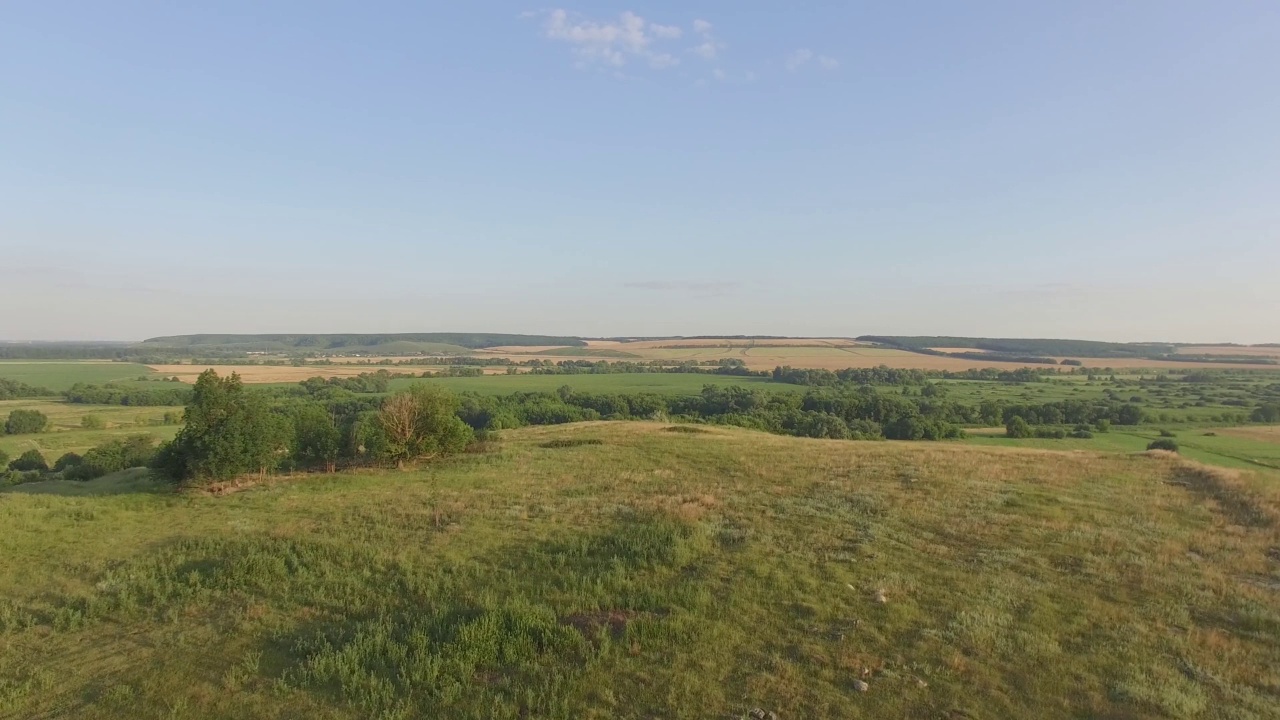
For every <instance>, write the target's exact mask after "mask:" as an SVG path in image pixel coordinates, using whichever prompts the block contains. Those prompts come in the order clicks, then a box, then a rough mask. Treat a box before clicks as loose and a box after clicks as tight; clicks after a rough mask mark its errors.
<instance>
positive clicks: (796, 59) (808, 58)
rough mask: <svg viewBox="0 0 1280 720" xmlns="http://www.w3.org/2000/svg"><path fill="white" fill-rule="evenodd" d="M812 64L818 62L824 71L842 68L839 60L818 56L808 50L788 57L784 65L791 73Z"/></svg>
mask: <svg viewBox="0 0 1280 720" xmlns="http://www.w3.org/2000/svg"><path fill="white" fill-rule="evenodd" d="M810 62H816V63H817V64H818V67H820V68H822V69H823V70H835V69H836V68H838V67H840V61H839V60H837V59H835V58H833V57H831V56H829V55H817V54H815V53H814V52H813V51H812V50H810V49H808V48H800V49H799V50H796V51H795V52H793V53H791V54H790V55H788V56H787V59H786V60H785V61H784V62H783V65H785V66H786V68H787V69H788V70H790V71H791V72H795V71H796V70H799V69H800V68H802V67H804V66H805V65H808V64H809V63H810Z"/></svg>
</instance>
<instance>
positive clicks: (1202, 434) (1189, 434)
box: [964, 425, 1280, 474]
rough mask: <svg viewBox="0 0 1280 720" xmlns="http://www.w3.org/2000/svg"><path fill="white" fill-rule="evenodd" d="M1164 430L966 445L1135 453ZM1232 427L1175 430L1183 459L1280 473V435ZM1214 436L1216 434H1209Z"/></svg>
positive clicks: (980, 439)
mask: <svg viewBox="0 0 1280 720" xmlns="http://www.w3.org/2000/svg"><path fill="white" fill-rule="evenodd" d="M1160 430H1161V428H1159V427H1157V426H1149V425H1143V426H1140V427H1139V428H1130V427H1125V428H1119V429H1117V428H1115V427H1113V428H1112V430H1111V432H1105V433H1094V436H1093V437H1092V438H1090V439H1077V438H1064V439H1061V440H1054V439H1044V438H1025V439H1012V438H1007V437H1004V436H1003V434H1002V433H1001V434H985V433H981V432H979V433H969V435H968V437H967V438H966V439H965V441H964V442H966V443H969V444H973V445H985V446H1001V447H1021V448H1039V449H1044V450H1089V451H1095V452H1117V453H1134V452H1142V451H1144V450H1146V449H1147V444H1148V443H1150V442H1151V441H1152V440H1156V439H1159V438H1160V437H1161V435H1160ZM1229 430H1230V428H1214V427H1201V428H1188V429H1181V428H1172V429H1171V431H1172V432H1173V433H1174V435H1175V436H1176V437H1174V438H1172V439H1173V441H1174V442H1176V443H1178V452H1179V454H1181V455H1182V456H1183V457H1186V458H1189V459H1191V460H1196V461H1198V462H1202V463H1205V464H1208V465H1219V466H1222V467H1229V468H1236V469H1240V470H1255V471H1259V472H1262V473H1265V474H1270V473H1280V435H1278V436H1277V442H1268V441H1266V440H1261V439H1253V438H1242V437H1233V436H1231V435H1229V434H1226V433H1227V431H1229ZM1206 433H1212V434H1206Z"/></svg>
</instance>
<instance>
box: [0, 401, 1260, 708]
mask: <svg viewBox="0 0 1280 720" xmlns="http://www.w3.org/2000/svg"><path fill="white" fill-rule="evenodd" d="M556 438H594V439H599V440H602V441H603V443H604V444H603V445H598V446H584V447H571V448H562V449H548V448H543V447H541V444H542V443H544V442H545V441H547V440H549V439H556ZM152 487H153V486H150V485H148V483H147V481H146V480H145V478H143V477H141V476H140V475H139V474H138V472H137V471H135V472H132V473H129V474H126V475H123V476H116V477H112V478H106V479H103V480H100V481H96V482H95V483H89V484H82V485H70V484H65V485H59V484H52V485H36V486H24V487H23V488H21V490H23V491H24V492H22V493H18V492H9V493H5V494H0V526H2V527H4V528H6V531H5V532H4V533H2V534H0V716H6V717H8V716H13V717H32V716H52V717H56V716H63V717H71V716H74V717H85V718H95V717H98V718H102V717H131V718H132V717H138V718H149V717H200V718H206V717H208V718H222V717H224V718H240V717H263V718H272V717H274V718H286V717H300V716H306V717H321V718H364V717H375V716H381V717H451V718H468V717H473V718H490V717H511V718H514V717H526V716H527V717H561V718H615V717H623V718H650V717H671V718H703V717H714V718H728V717H736V716H737V715H738V714H741V713H744V712H745V711H746V710H747V709H749V708H751V707H756V706H759V707H763V708H766V709H770V710H775V711H777V712H778V713H779V715H780V716H781V717H784V718H801V717H804V718H810V717H812V718H817V717H971V718H979V717H982V718H987V717H991V718H995V717H1073V716H1074V717H1081V716H1090V717H1125V718H1131V717H1137V718H1143V717H1151V718H1154V717H1194V716H1199V715H1205V716H1208V715H1212V716H1214V717H1235V718H1263V717H1275V716H1276V715H1277V713H1280V670H1277V668H1280V644H1277V643H1276V642H1275V637H1276V636H1277V633H1280V593H1277V592H1276V590H1274V589H1267V588H1266V585H1267V583H1274V582H1276V579H1277V574H1278V573H1277V560H1276V559H1275V554H1276V552H1277V551H1276V547H1277V546H1280V538H1278V537H1277V531H1276V526H1275V524H1274V523H1275V522H1276V520H1275V510H1274V508H1275V503H1276V490H1275V489H1274V486H1272V487H1271V488H1267V487H1265V486H1263V485H1261V484H1259V483H1258V482H1257V480H1256V479H1255V478H1252V477H1251V476H1244V477H1243V478H1242V479H1239V480H1231V479H1230V478H1223V477H1220V476H1211V475H1198V474H1195V473H1193V472H1191V471H1189V470H1187V469H1185V468H1183V467H1182V466H1180V465H1179V464H1178V462H1177V461H1176V460H1173V459H1170V458H1167V457H1162V456H1145V455H1139V456H1102V455H1094V454H1089V453H1074V454H1056V453H1046V452H1043V451H1017V450H1007V449H997V448H975V447H971V446H965V445H959V444H897V443H848V442H828V441H813V440H800V439H793V438H785V437H778V436H770V435H763V434H759V433H752V432H747V431H738V430H727V429H720V428H715V429H710V430H709V431H708V432H705V433H701V434H680V433H671V432H666V431H664V430H663V428H662V426H659V425H654V424H644V423H592V424H582V425H575V426H565V427H556V428H531V429H527V430H523V431H519V432H511V433H506V434H504V439H503V441H502V443H501V445H500V448H499V449H498V450H496V451H494V452H491V453H488V454H485V455H478V456H468V457H464V458H461V459H458V460H455V461H450V462H447V463H441V464H438V465H434V466H430V467H427V468H424V469H422V470H418V471H412V472H407V473H365V474H353V475H342V476H334V477H310V478H305V479H301V480H298V481H294V482H287V481H286V482H281V483H278V484H275V485H273V486H270V487H264V488H259V489H254V490H249V491H245V492H241V493H238V494H235V495H231V496H226V497H221V498H212V497H205V496H198V495H185V496H179V495H173V494H170V493H165V492H148V490H149V489H150V488H152ZM70 492H74V493H75V494H76V495H75V496H71V495H70ZM95 492H101V493H102V494H96V495H95V494H92V493H95ZM1268 513H1270V514H1268ZM1269 553H1270V556H1269ZM37 568H38V571H35V570H36V569H37ZM877 589H883V590H884V591H885V594H886V595H887V599H888V602H887V603H884V604H880V603H877V602H876V601H875V600H874V593H875V591H876V590H877ZM859 679H865V681H866V682H867V683H869V685H870V689H869V691H868V692H866V693H858V692H856V691H855V688H854V683H855V681H857V680H859Z"/></svg>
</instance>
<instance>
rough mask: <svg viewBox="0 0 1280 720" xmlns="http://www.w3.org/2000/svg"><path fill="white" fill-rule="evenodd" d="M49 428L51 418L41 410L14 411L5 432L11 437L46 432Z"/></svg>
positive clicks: (6, 424) (5, 426)
mask: <svg viewBox="0 0 1280 720" xmlns="http://www.w3.org/2000/svg"><path fill="white" fill-rule="evenodd" d="M47 427H49V418H48V417H47V416H45V414H44V413H42V412H40V411H39V410H14V411H13V412H11V413H9V421H8V422H6V423H5V424H4V431H5V432H7V433H9V434H10V435H26V434H28V433H38V432H44V430H45V428H47Z"/></svg>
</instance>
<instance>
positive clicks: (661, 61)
mask: <svg viewBox="0 0 1280 720" xmlns="http://www.w3.org/2000/svg"><path fill="white" fill-rule="evenodd" d="M679 64H680V59H679V58H677V57H676V56H674V55H672V54H671V53H661V54H658V55H654V56H652V57H650V58H649V65H650V66H651V67H653V68H654V69H655V70H666V69H667V68H670V67H675V66H676V65H679Z"/></svg>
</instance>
